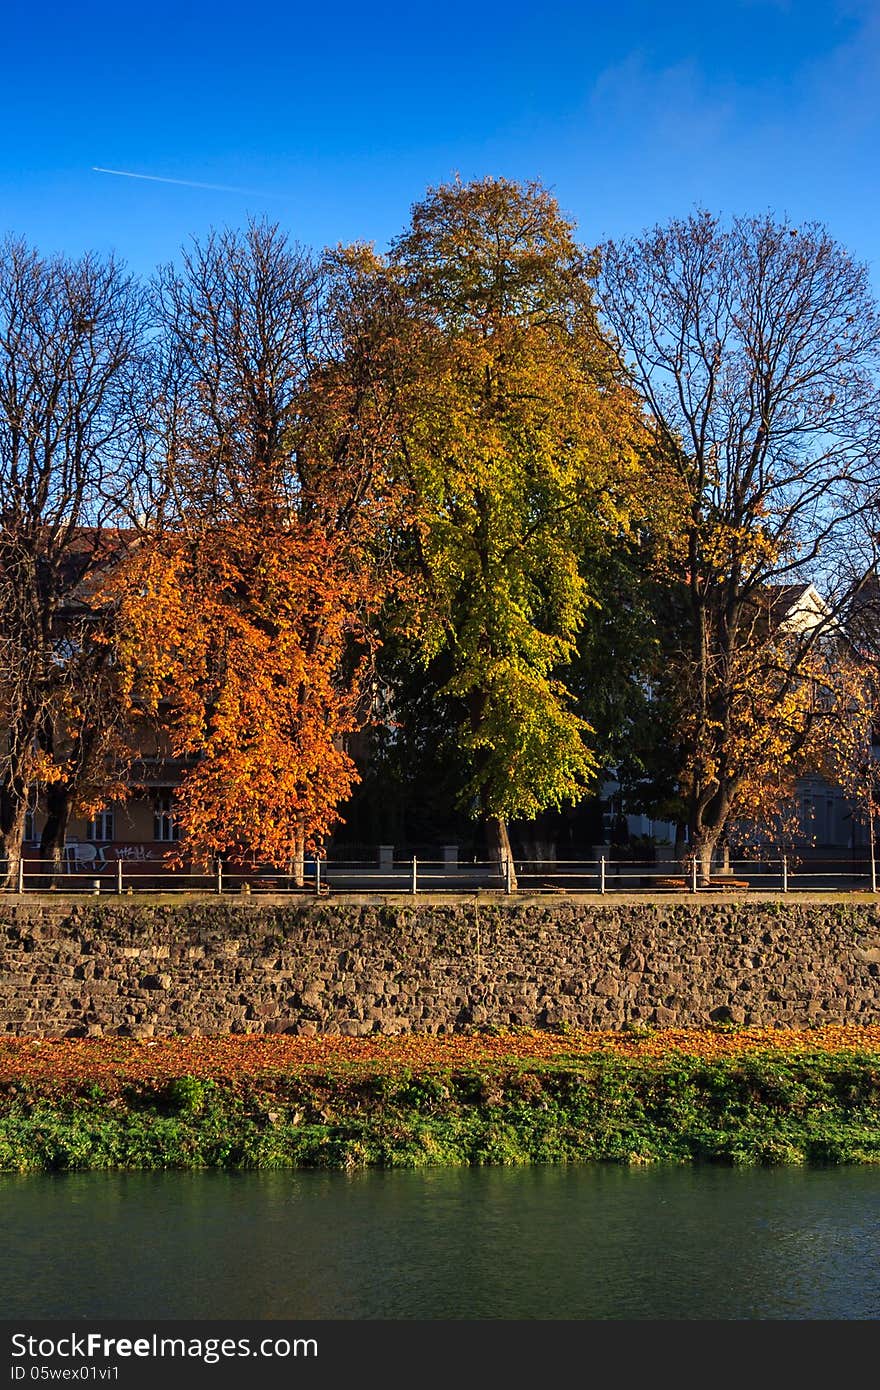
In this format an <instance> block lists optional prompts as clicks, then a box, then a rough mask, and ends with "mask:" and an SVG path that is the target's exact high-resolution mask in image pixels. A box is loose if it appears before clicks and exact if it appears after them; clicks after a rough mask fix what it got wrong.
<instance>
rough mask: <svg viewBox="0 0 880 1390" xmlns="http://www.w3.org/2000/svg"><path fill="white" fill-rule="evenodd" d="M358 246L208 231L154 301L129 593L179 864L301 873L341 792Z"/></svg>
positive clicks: (360, 277) (355, 494)
mask: <svg viewBox="0 0 880 1390" xmlns="http://www.w3.org/2000/svg"><path fill="white" fill-rule="evenodd" d="M381 282H382V277H381V274H380V272H379V268H378V266H377V263H376V262H375V261H374V258H373V257H372V256H371V254H370V253H369V252H368V251H366V250H363V249H354V250H351V251H348V252H345V251H340V252H336V253H333V254H331V255H328V256H325V257H324V258H323V259H321V260H318V259H316V258H314V257H313V256H311V255H310V254H309V253H307V252H305V251H304V250H302V249H301V248H299V247H297V246H295V245H293V244H291V243H290V242H288V241H287V239H286V238H285V237H284V236H283V234H282V233H281V232H280V231H279V230H278V228H277V227H273V226H269V225H266V224H252V225H251V226H250V227H249V228H248V229H247V230H246V231H245V232H241V233H240V232H224V233H217V234H212V235H211V236H210V237H209V238H208V239H207V240H206V241H205V242H204V243H199V242H196V243H194V244H193V246H192V248H191V249H190V251H189V252H188V253H187V254H186V255H185V256H184V260H183V265H182V268H181V269H180V270H177V269H174V268H168V269H166V270H165V271H164V272H163V274H162V276H161V277H160V280H159V283H158V309H159V317H160V321H161V324H162V328H163V332H164V341H165V360H166V376H167V380H168V383H169V385H168V389H167V391H166V396H165V416H164V418H165V421H166V425H165V477H166V484H167V488H166V500H165V504H164V508H163V511H162V515H161V519H160V521H161V524H159V522H158V521H157V524H156V525H155V526H154V528H153V529H152V533H151V534H149V535H147V536H146V537H144V539H143V542H142V543H141V545H140V546H139V548H138V553H137V555H136V556H135V558H134V562H133V565H132V568H131V570H130V572H129V574H128V576H127V579H126V585H127V597H126V598H125V600H124V605H123V606H124V614H125V621H126V624H127V633H128V638H127V641H128V647H127V652H126V658H125V660H124V663H123V664H124V665H125V668H126V670H127V671H128V672H129V680H130V694H131V700H132V703H133V704H134V705H139V706H140V707H142V708H144V709H146V710H150V711H152V712H153V714H154V715H155V716H157V717H158V716H159V715H160V714H161V715H162V717H163V719H164V722H165V724H166V726H167V730H168V734H169V737H170V740H171V749H172V751H173V753H174V754H176V755H177V756H179V757H184V758H186V759H188V760H189V770H188V771H187V772H186V774H185V776H184V778H183V782H182V785H181V787H180V789H179V791H178V792H177V809H178V814H179V818H180V822H181V826H182V829H183V831H184V835H185V839H186V843H187V846H188V849H189V851H190V852H199V851H201V852H204V853H210V854H227V855H230V856H235V857H237V858H241V859H247V860H249V861H263V862H267V863H273V864H275V865H278V866H290V865H292V866H293V868H294V870H295V872H297V873H298V875H299V877H301V876H302V861H303V854H304V852H305V849H306V847H307V845H309V844H311V845H314V844H316V843H317V842H319V841H321V840H322V839H323V838H324V837H325V836H326V835H327V834H328V833H329V832H330V829H331V827H332V826H333V824H334V822H335V820H336V819H337V817H338V810H337V808H338V804H339V802H340V801H341V800H343V799H344V798H345V797H346V795H347V794H348V793H349V791H350V790H351V787H352V785H353V782H354V780H355V777H356V772H355V767H354V764H353V762H352V759H351V758H350V756H349V754H348V752H347V751H346V748H345V739H346V735H347V734H348V733H350V732H351V731H352V730H353V729H354V728H355V727H357V725H358V724H359V723H360V722H361V721H362V719H363V718H364V716H365V713H366V711H367V707H368V704H369V683H368V681H367V679H366V677H367V675H368V669H369V654H370V653H369V649H370V635H369V631H368V627H367V624H366V618H367V615H368V613H369V612H370V611H371V609H372V607H373V606H374V605H375V604H376V603H377V602H378V601H379V598H380V597H381V581H380V579H379V577H378V567H377V565H376V564H375V563H374V559H375V555H376V553H377V550H380V549H381V542H380V543H379V544H378V546H377V547H375V548H374V547H373V541H374V539H375V535H376V532H377V530H381V528H382V526H383V525H386V524H387V517H386V510H385V504H386V500H387V494H386V492H385V491H384V490H383V478H384V474H383V468H384V460H385V457H386V454H387V447H385V445H384V443H383V441H384V436H385V433H386V432H387V431H388V430H389V429H390V428H391V427H392V425H391V422H392V421H393V413H392V412H391V411H390V410H389V409H388V408H387V407H386V399H387V395H388V392H387V388H386V383H385V377H384V375H383V373H382V371H381V363H382V344H383V343H384V342H385V341H386V340H387V338H388V332H387V327H386V325H385V313H386V307H387V305H386V298H385V296H384V295H383V290H382V283H381Z"/></svg>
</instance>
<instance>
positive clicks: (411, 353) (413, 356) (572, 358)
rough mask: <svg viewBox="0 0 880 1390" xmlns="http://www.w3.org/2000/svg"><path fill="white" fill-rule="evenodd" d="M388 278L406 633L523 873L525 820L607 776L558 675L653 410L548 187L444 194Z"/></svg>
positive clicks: (473, 789) (431, 197) (428, 203)
mask: <svg viewBox="0 0 880 1390" xmlns="http://www.w3.org/2000/svg"><path fill="white" fill-rule="evenodd" d="M390 262H391V266H392V268H393V270H394V271H395V272H396V274H397V275H398V277H399V280H400V284H401V287H402V292H403V294H404V297H405V300H406V307H407V312H408V323H409V330H408V335H407V337H406V340H405V354H406V364H407V369H408V375H407V378H406V386H405V391H406V411H405V427H404V437H403V444H402V460H403V474H404V477H405V480H406V484H407V487H408V488H409V490H410V494H411V497H412V504H413V516H412V525H411V531H410V544H411V553H412V564H413V573H414V574H415V575H417V576H418V594H417V596H416V597H415V600H414V602H413V603H412V604H411V605H410V608H409V614H408V620H409V627H408V630H409V632H410V635H411V636H412V637H414V638H415V640H416V643H417V647H418V650H419V651H420V653H421V659H422V660H423V661H424V662H425V663H429V662H431V661H433V660H434V658H436V657H437V655H438V654H439V653H441V652H448V654H449V664H450V668H451V669H450V673H449V678H448V680H447V681H446V683H445V685H444V687H443V690H442V696H443V698H444V699H446V700H448V701H450V702H453V705H454V707H455V708H457V709H458V711H459V716H458V739H459V744H460V747H461V749H462V751H463V752H464V753H465V755H466V759H467V763H468V765H469V775H468V780H467V782H466V785H465V786H464V787H463V788H462V789H461V800H462V804H463V805H464V806H465V807H466V808H467V809H468V810H469V811H470V812H471V814H472V815H473V816H474V817H475V818H477V819H479V820H480V821H482V823H483V825H484V827H485V831H486V836H487V842H488V850H489V853H490V856H491V857H493V858H495V859H498V860H507V861H508V862H510V858H511V850H510V843H509V836H508V830H507V823H508V821H509V819H510V818H512V817H523V818H532V817H534V816H535V815H536V814H537V813H538V812H539V811H540V810H542V809H543V808H544V807H547V806H553V805H559V804H560V803H561V802H564V801H566V800H571V799H576V798H578V797H580V796H581V795H582V793H583V790H584V788H585V786H587V784H588V783H589V781H590V779H591V777H592V776H593V775H594V772H595V769H596V760H595V757H594V753H593V749H592V746H591V731H590V728H589V726H588V725H587V723H586V722H585V721H584V720H583V719H581V718H580V717H579V716H578V715H577V714H576V713H575V711H574V710H573V708H572V704H571V700H570V697H569V694H568V691H567V690H566V688H565V685H564V683H563V680H562V679H561V677H560V672H561V670H562V668H563V667H564V666H565V664H566V662H567V661H568V659H569V658H570V656H571V654H572V651H573V647H574V642H575V637H576V634H577V632H578V630H579V628H580V626H581V624H582V622H583V618H584V614H585V612H586V610H587V608H588V606H589V604H590V602H591V594H592V591H591V582H590V561H589V557H590V555H591V554H592V553H593V552H594V551H595V550H596V549H600V548H602V547H604V546H607V545H608V544H609V542H610V541H611V540H612V539H613V538H614V537H615V536H616V535H617V534H618V533H619V532H620V531H621V530H622V529H624V528H625V527H626V525H627V519H628V513H629V494H630V493H631V491H632V486H633V480H634V477H635V476H636V475H637V474H638V471H639V459H638V441H639V433H640V423H639V418H638V411H637V409H636V407H635V403H634V399H633V396H632V393H631V392H630V391H629V389H628V387H627V386H626V385H625V383H624V382H623V381H622V380H621V373H620V371H619V368H618V363H617V360H616V357H615V355H614V352H613V351H612V349H611V348H610V346H609V344H608V342H607V341H606V340H605V338H604V337H603V336H602V333H601V332H600V330H599V327H598V324H597V320H596V313H595V309H594V306H593V300H592V294H591V289H590V276H591V273H592V262H591V259H590V257H589V255H588V254H587V253H585V252H584V250H583V249H582V248H581V247H580V246H579V245H578V244H577V242H576V241H575V239H574V234H573V228H572V225H571V223H569V222H568V221H566V219H565V218H564V217H563V216H562V215H561V213H560V211H559V208H558V206H557V204H556V202H555V200H554V199H553V197H552V196H551V195H550V194H549V193H548V192H547V191H546V190H545V189H543V188H542V187H541V186H540V185H538V184H528V185H521V184H517V183H513V182H510V181H508V180H505V179H484V180H482V181H479V182H475V183H470V184H462V183H460V182H455V183H451V184H446V185H443V186H441V187H439V188H436V189H433V190H430V191H429V193H428V195H427V197H426V198H425V199H424V200H423V201H422V202H421V203H419V204H418V205H417V206H416V207H415V208H414V209H413V214H412V220H411V225H410V227H409V228H408V230H407V231H406V232H405V233H404V234H403V235H402V236H401V237H400V238H399V239H398V240H397V241H396V242H395V243H394V245H393V248H392V253H391V257H390Z"/></svg>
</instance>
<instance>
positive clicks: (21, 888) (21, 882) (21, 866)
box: [18, 855, 24, 893]
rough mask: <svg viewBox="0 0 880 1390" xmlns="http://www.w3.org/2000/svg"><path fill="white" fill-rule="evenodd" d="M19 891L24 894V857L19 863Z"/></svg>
mask: <svg viewBox="0 0 880 1390" xmlns="http://www.w3.org/2000/svg"><path fill="white" fill-rule="evenodd" d="M18 891H19V893H23V892H24V855H22V856H21V858H20V859H19V861H18Z"/></svg>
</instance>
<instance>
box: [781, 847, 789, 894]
mask: <svg viewBox="0 0 880 1390" xmlns="http://www.w3.org/2000/svg"><path fill="white" fill-rule="evenodd" d="M782 891H783V893H787V892H788V855H787V854H783V856H782Z"/></svg>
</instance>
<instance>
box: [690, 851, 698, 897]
mask: <svg viewBox="0 0 880 1390" xmlns="http://www.w3.org/2000/svg"><path fill="white" fill-rule="evenodd" d="M696 891H697V856H696V855H693V857H692V858H691V892H692V893H696Z"/></svg>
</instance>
